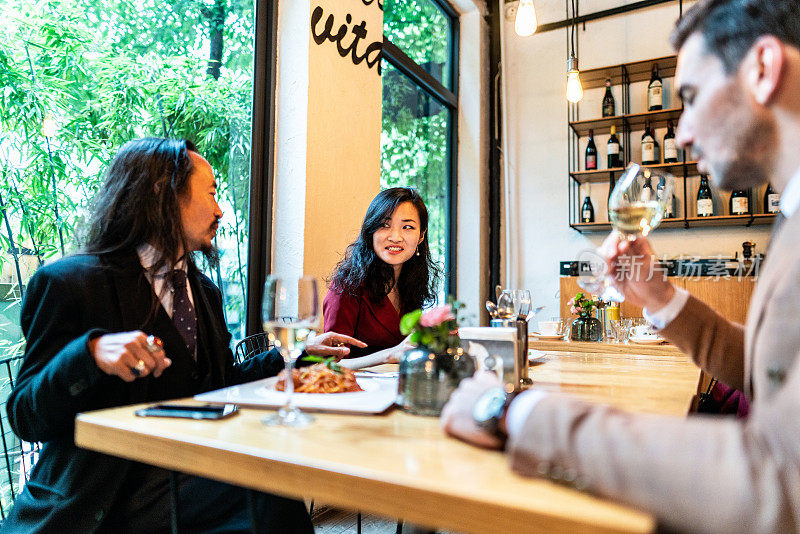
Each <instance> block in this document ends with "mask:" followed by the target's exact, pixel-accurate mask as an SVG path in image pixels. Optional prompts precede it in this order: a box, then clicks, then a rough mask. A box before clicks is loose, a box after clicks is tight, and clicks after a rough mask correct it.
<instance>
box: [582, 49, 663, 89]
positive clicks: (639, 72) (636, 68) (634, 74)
mask: <svg viewBox="0 0 800 534" xmlns="http://www.w3.org/2000/svg"><path fill="white" fill-rule="evenodd" d="M655 63H658V74H659V75H660V76H661V77H662V78H671V77H672V76H675V66H676V65H677V63H678V57H677V56H665V57H659V58H656V59H646V60H644V61H635V62H633V63H625V64H620V65H612V66H610V67H600V68H597V69H588V70H582V71H581V85H582V86H583V88H584V89H596V88H598V87H603V86H604V85H605V84H606V79H609V78H610V79H611V84H612V85H620V84H621V83H623V81H624V80H623V78H622V74H623V72H624V71H625V70H627V71H628V80H627V81H628V82H629V83H636V82H646V81H649V80H650V73H651V72H652V70H653V64H655Z"/></svg>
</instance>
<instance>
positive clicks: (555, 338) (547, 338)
mask: <svg viewBox="0 0 800 534" xmlns="http://www.w3.org/2000/svg"><path fill="white" fill-rule="evenodd" d="M531 335H532V336H533V337H535V338H537V339H542V340H545V341H550V340H558V339H564V336H566V334H561V335H560V336H545V335H544V334H537V333H536V332H531Z"/></svg>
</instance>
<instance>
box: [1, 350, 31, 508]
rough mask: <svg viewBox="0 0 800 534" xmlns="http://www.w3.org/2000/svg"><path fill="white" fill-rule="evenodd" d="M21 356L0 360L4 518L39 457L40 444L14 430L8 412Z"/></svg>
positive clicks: (2, 504)
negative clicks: (17, 433)
mask: <svg viewBox="0 0 800 534" xmlns="http://www.w3.org/2000/svg"><path fill="white" fill-rule="evenodd" d="M22 359H23V356H22V355H18V356H12V357H9V358H4V359H2V360H0V441H2V444H3V462H2V463H0V518H2V519H5V518H6V513H7V511H8V510H9V509H10V508H11V505H12V504H13V503H14V499H16V497H17V495H19V493H20V492H21V491H22V488H23V487H24V486H25V482H26V481H27V480H28V475H29V474H30V472H31V470H32V469H33V466H34V464H35V463H36V460H37V459H38V457H39V450H40V444H39V443H28V442H26V441H22V440H21V439H19V438H18V437H17V436H16V435H15V434H14V432H13V431H12V430H11V425H10V423H9V422H8V414H7V413H6V403H7V402H8V395H9V394H10V393H11V390H12V389H13V388H14V380H15V379H16V377H17V372H18V371H19V368H20V366H21V365H22Z"/></svg>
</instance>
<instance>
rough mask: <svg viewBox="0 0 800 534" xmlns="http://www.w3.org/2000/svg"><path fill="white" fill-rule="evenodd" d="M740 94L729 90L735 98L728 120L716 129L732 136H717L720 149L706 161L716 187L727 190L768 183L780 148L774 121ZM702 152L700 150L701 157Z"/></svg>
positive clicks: (737, 89)
mask: <svg viewBox="0 0 800 534" xmlns="http://www.w3.org/2000/svg"><path fill="white" fill-rule="evenodd" d="M740 92H741V90H740V89H739V88H738V87H737V88H735V89H733V90H731V91H730V94H732V95H735V96H732V97H730V101H729V105H730V108H729V109H728V113H727V118H726V119H725V120H724V121H722V124H719V125H718V126H717V128H718V130H719V131H724V132H730V133H731V135H729V136H727V138H725V136H721V135H718V136H717V143H720V146H718V147H716V150H713V151H709V156H710V157H709V158H708V159H706V160H705V161H706V162H707V165H708V167H709V171H710V174H711V179H712V182H713V183H714V185H715V186H717V187H718V188H720V189H724V190H726V191H735V190H740V189H749V188H751V187H757V186H759V185H761V184H763V183H766V182H767V181H769V179H770V177H771V175H772V170H773V161H774V156H775V151H776V150H777V146H778V128H777V124H776V123H775V120H774V118H772V117H771V116H769V115H766V114H764V113H759V112H758V110H752V108H751V107H750V106H748V105H747V102H746V100H745V98H746V97H744V96H743V95H741V94H740ZM699 148H702V147H699ZM712 152H714V153H712ZM702 153H703V150H702V149H701V150H700V151H699V155H701V154H702Z"/></svg>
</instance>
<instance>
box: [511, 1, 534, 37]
mask: <svg viewBox="0 0 800 534" xmlns="http://www.w3.org/2000/svg"><path fill="white" fill-rule="evenodd" d="M538 25H539V23H538V22H537V20H536V8H535V7H533V0H520V2H519V6H518V7H517V18H516V19H515V20H514V30H515V31H516V32H517V35H519V36H520V37H528V36H530V35H533V34H534V33H536V28H537V27H538Z"/></svg>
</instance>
